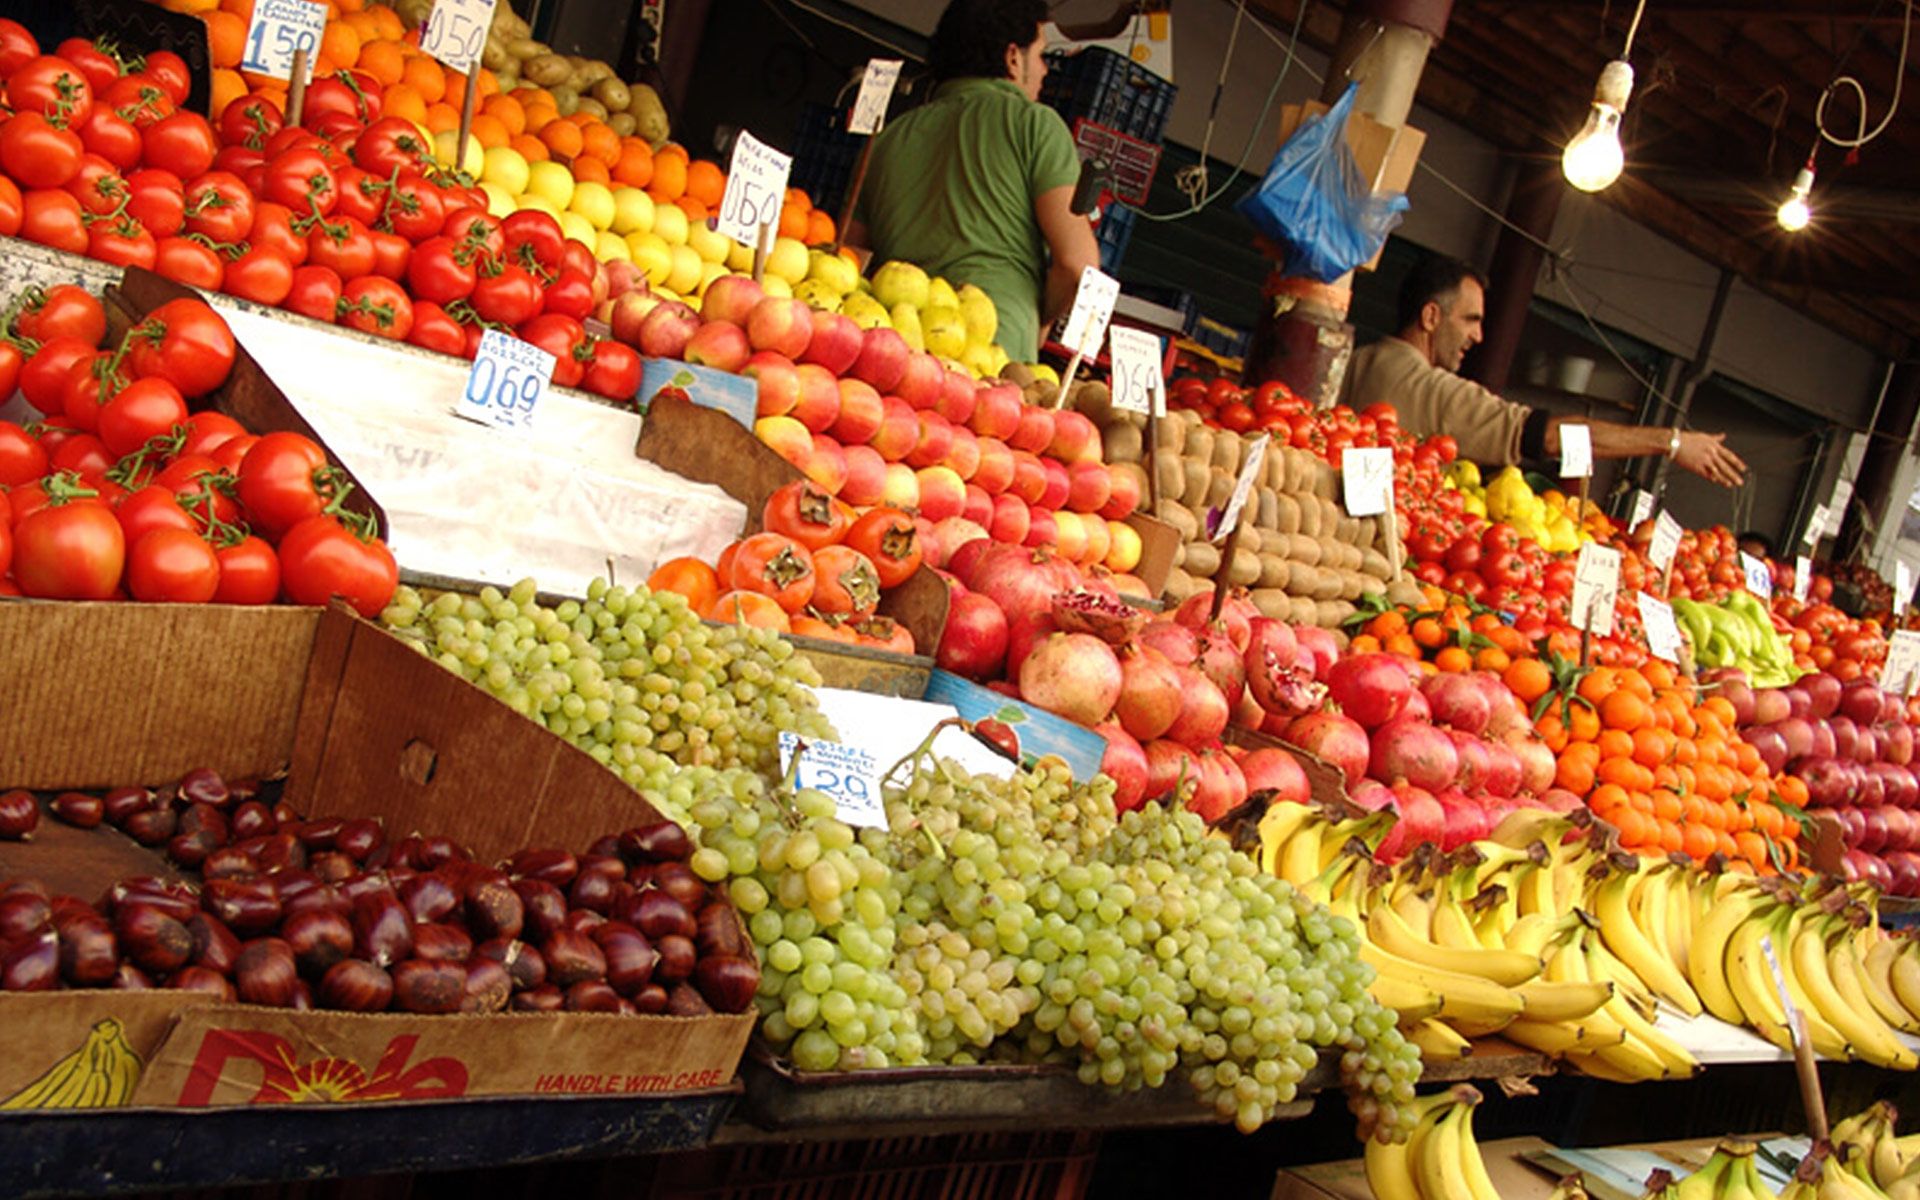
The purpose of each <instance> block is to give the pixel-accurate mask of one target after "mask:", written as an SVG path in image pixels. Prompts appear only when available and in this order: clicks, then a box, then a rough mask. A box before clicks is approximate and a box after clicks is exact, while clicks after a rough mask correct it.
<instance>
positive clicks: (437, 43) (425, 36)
mask: <svg viewBox="0 0 1920 1200" xmlns="http://www.w3.org/2000/svg"><path fill="white" fill-rule="evenodd" d="M493 6H494V0H433V11H432V12H430V13H428V14H427V23H426V24H425V25H422V26H421V27H420V49H422V50H424V51H426V52H427V53H428V54H431V55H432V56H433V57H435V58H437V59H439V60H440V61H441V62H443V63H445V64H446V65H448V66H449V67H452V68H453V69H454V70H456V71H459V72H462V73H465V72H467V71H470V70H472V69H473V64H475V63H477V62H479V61H480V52H481V51H482V50H484V49H486V47H487V30H488V29H490V28H492V26H493ZM454 107H456V108H457V107H459V105H458V104H456V105H455V106H454Z"/></svg>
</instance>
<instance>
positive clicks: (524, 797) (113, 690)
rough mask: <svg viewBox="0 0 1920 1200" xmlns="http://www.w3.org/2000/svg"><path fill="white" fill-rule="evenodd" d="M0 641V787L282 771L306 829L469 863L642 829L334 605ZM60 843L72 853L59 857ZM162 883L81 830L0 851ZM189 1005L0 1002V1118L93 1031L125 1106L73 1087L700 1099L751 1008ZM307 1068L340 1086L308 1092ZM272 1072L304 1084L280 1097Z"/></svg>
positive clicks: (190, 1098)
mask: <svg viewBox="0 0 1920 1200" xmlns="http://www.w3.org/2000/svg"><path fill="white" fill-rule="evenodd" d="M0 645H5V646H7V647H9V648H10V652H9V653H8V654H6V655H4V656H0V688H3V689H4V690H0V696H4V699H0V724H3V725H4V727H7V728H11V729H14V730H30V731H32V735H31V736H19V737H14V738H9V739H6V740H5V741H4V742H0V787H18V786H25V787H32V788H35V789H45V790H58V789H63V788H69V787H89V788H98V787H106V786H111V785H116V784H127V783H146V784H165V783H170V782H172V781H173V780H175V779H177V778H178V777H179V776H180V775H181V774H183V773H184V772H186V771H187V770H190V769H192V768H194V767H201V766H205V767H212V768H213V769H215V770H217V771H219V772H221V773H222V774H225V775H229V776H232V777H236V778H239V777H247V776H258V777H267V778H272V777H277V776H282V775H284V776H286V786H285V791H284V798H285V799H286V801H287V802H288V803H290V804H291V805H292V806H293V807H294V808H295V809H296V810H297V811H300V812H302V813H303V814H305V815H307V816H309V817H321V816H339V815H352V816H365V817H376V818H379V819H380V820H381V821H382V822H383V823H384V824H385V827H386V830H387V833H388V836H389V837H395V838H397V837H403V836H405V835H406V834H409V833H412V832H414V831H416V830H419V831H430V832H435V833H443V834H446V835H448V836H451V837H453V838H455V839H456V840H458V841H460V842H463V843H465V844H466V845H468V846H469V847H470V848H471V849H472V850H473V852H474V855H475V857H476V858H477V859H478V860H480V861H483V862H493V861H497V860H499V859H500V858H502V857H504V856H505V855H507V854H509V853H511V852H512V851H514V850H516V849H519V848H521V847H523V846H527V845H560V846H568V847H572V848H575V849H583V848H584V847H586V846H587V845H588V844H589V843H590V842H591V841H593V840H594V839H595V838H597V837H599V836H601V835H603V834H607V833H613V832H618V831H619V830H622V829H625V828H628V827H629V826H632V825H636V824H642V823H645V822H648V821H652V820H657V819H658V814H657V813H656V812H655V810H654V809H653V808H652V806H651V805H649V804H648V803H647V802H646V801H645V800H644V799H643V798H642V797H641V796H640V794H639V793H637V792H635V791H634V790H632V789H631V788H629V787H628V786H627V785H626V784H625V783H624V782H622V781H621V780H620V779H619V778H618V777H617V776H615V775H614V774H612V773H611V772H609V771H607V770H605V769H603V768H602V767H601V766H600V765H599V764H598V763H596V762H594V761H593V759H592V758H591V757H589V756H588V755H586V754H585V753H584V752H582V751H580V750H578V749H576V748H575V747H573V746H572V745H570V744H568V743H567V742H565V741H563V740H561V739H560V738H558V737H556V736H554V735H553V734H550V733H548V732H547V731H546V730H545V729H543V728H541V727H540V726H538V725H535V724H534V723H532V722H530V721H527V720H526V719H524V718H522V717H520V716H519V715H518V714H516V713H514V712H513V711H512V710H511V709H509V708H507V706H505V705H503V704H501V703H499V702H498V701H497V700H495V699H493V697H491V696H489V695H487V694H486V693H485V692H483V691H481V690H480V689H478V688H476V687H474V686H472V685H471V684H468V683H467V682H466V681H465V680H463V679H461V678H459V677H458V676H456V675H454V674H452V673H451V672H449V671H446V670H445V669H443V668H441V667H439V666H438V665H436V664H434V663H433V662H431V661H430V660H428V659H426V658H425V657H423V656H421V655H420V654H419V653H417V652H416V651H414V650H413V649H412V648H410V647H409V646H407V645H406V644H405V643H403V642H401V641H400V640H399V639H397V638H394V637H392V636H391V635H389V634H387V633H386V632H385V631H383V630H381V629H380V628H379V627H377V626H375V625H373V624H371V623H369V622H366V621H362V620H359V619H357V618H355V617H353V616H351V615H349V614H348V613H347V612H346V611H344V610H341V609H329V610H326V611H324V612H323V611H320V610H315V609H299V608H232V607H223V606H212V605H207V606H199V605H157V604H156V605H148V604H134V603H99V604H86V603H42V602H26V601H20V602H12V603H7V604H0ZM68 838H72V839H75V840H74V841H73V842H72V843H71V845H72V846H74V847H85V850H84V851H81V850H78V849H61V846H62V845H63V842H64V841H65V839H68ZM36 843H37V844H36ZM166 869H167V864H166V863H165V862H164V861H163V860H161V859H160V858H159V856H158V855H156V854H154V853H152V852H151V851H146V850H144V849H142V848H140V847H138V846H135V845H134V844H133V843H132V842H131V841H129V840H127V839H126V838H125V837H124V836H123V835H121V834H119V833H118V832H115V831H113V830H110V829H107V828H105V827H102V828H101V829H98V830H92V831H86V832H84V833H83V832H82V831H79V830H72V829H68V828H66V827H64V826H59V825H58V823H57V822H53V821H51V820H49V821H43V822H42V824H41V829H40V831H39V832H38V833H37V834H36V840H35V842H32V843H26V844H25V845H19V844H15V843H0V878H13V877H22V878H25V877H36V876H42V875H45V876H49V877H50V879H49V886H51V887H55V888H57V889H58V890H62V891H67V892H71V893H73V894H76V895H81V896H86V897H93V896H97V895H99V894H100V893H101V892H102V891H104V890H105V888H106V887H107V886H108V885H109V884H111V883H112V882H113V881H115V880H117V879H120V878H123V877H125V876H127V875H132V874H152V873H162V872H164V871H165V870H166ZM55 872H65V874H55ZM204 1005H205V1000H204V998H201V997H197V996H188V995H185V994H182V993H175V992H151V993H125V992H114V993H104V994H102V993H86V992H75V991H55V992H35V993H10V994H6V995H0V1103H5V1099H6V1098H7V1097H14V1096H24V1095H25V1094H27V1093H28V1092H29V1091H30V1089H31V1088H32V1086H33V1085H34V1084H35V1083H36V1081H39V1080H41V1079H42V1077H43V1076H45V1075H46V1074H47V1073H48V1072H49V1071H50V1070H52V1069H53V1068H54V1067H55V1066H56V1065H57V1064H58V1062H59V1061H60V1060H61V1059H63V1058H65V1057H66V1056H68V1055H71V1054H74V1053H75V1052H76V1051H78V1050H82V1049H83V1048H84V1047H85V1046H86V1045H87V1044H88V1042H89V1039H90V1038H91V1037H92V1036H93V1034H94V1033H95V1032H96V1031H98V1032H99V1033H100V1036H101V1038H102V1039H103V1040H107V1039H108V1036H109V1035H110V1034H112V1033H113V1032H114V1030H113V1029H112V1027H111V1026H108V1027H107V1028H105V1029H101V1028H100V1027H101V1026H102V1024H103V1022H106V1021H108V1020H109V1019H111V1020H112V1021H114V1022H117V1023H118V1026H119V1031H118V1032H119V1035H120V1036H121V1037H122V1038H124V1040H125V1042H126V1044H127V1047H128V1050H129V1052H130V1054H131V1056H132V1057H133V1059H134V1060H135V1061H137V1062H139V1063H143V1064H145V1067H144V1069H136V1070H134V1072H133V1074H134V1075H135V1077H136V1078H137V1079H138V1082H137V1083H136V1084H135V1085H134V1087H133V1088H131V1089H129V1088H127V1087H126V1086H124V1084H122V1085H121V1086H117V1087H115V1088H112V1089H103V1088H101V1087H99V1086H96V1087H95V1088H93V1090H92V1091H90V1092H89V1093H88V1094H89V1095H91V1096H93V1097H94V1098H95V1102H96V1103H101V1102H103V1101H102V1100H101V1099H100V1095H101V1093H102V1092H103V1091H104V1092H105V1094H107V1095H112V1096H117V1097H119V1099H118V1101H117V1102H118V1103H123V1104H124V1103H127V1102H128V1100H129V1099H131V1098H132V1096H133V1095H134V1094H135V1093H136V1092H137V1095H138V1098H139V1102H140V1103H143V1104H167V1105H173V1104H187V1103H192V1104H235V1103H266V1102H285V1101H288V1100H333V1099H340V1098H344V1097H343V1096H342V1095H341V1094H340V1093H341V1092H342V1091H347V1090H350V1091H352V1092H353V1095H354V1097H355V1098H358V1099H364V1100H374V1099H399V1098H403V1097H406V1098H418V1097H419V1096H422V1095H435V1096H443V1097H444V1096H457V1095H476V1096H477V1095H526V1094H535V1093H568V1094H573V1093H581V1092H592V1093H606V1092H651V1091H661V1090H679V1089H682V1088H700V1087H710V1086H719V1085H723V1084H725V1083H727V1082H729V1081H730V1080H732V1078H733V1076H734V1073H735V1071H736V1069H737V1067H738V1065H739V1061H740V1056H741V1054H742V1053H743V1052H744V1050H745V1048H746V1042H747V1037H748V1034H749V1033H750V1032H751V1030H752V1027H753V1017H752V1015H751V1014H742V1015H728V1016H723V1015H715V1016H705V1017H666V1016H629V1017H606V1018H602V1017H596V1016H593V1015H588V1014H577V1013H559V1014H514V1015H499V1016H484V1017H482V1016H465V1017H462V1016H454V1017H419V1016H413V1015H409V1014H376V1015H366V1016H352V1017H349V1016H347V1015H346V1014H335V1013H322V1012H307V1013H293V1012H290V1011H287V1010H281V1009H268V1008H254V1007H247V1006H221V1007H219V1008H218V1009H208V1010H207V1011H206V1012H205V1013H201V1012H200V1011H199V1009H200V1008H201V1007H202V1006H204ZM189 1010H192V1011H189ZM164 1022H170V1023H171V1024H170V1028H169V1029H168V1031H167V1032H165V1033H164V1034H163V1035H161V1036H160V1037H159V1038H158V1040H157V1041H156V1040H155V1039H154V1034H153V1031H154V1030H156V1029H157V1028H159V1027H160V1025H161V1024H162V1023H164ZM123 1057H124V1056H123ZM422 1064H431V1066H430V1067H423V1066H422ZM123 1069H124V1068H123ZM302 1072H304V1075H303V1074H302ZM322 1075H325V1076H326V1077H327V1078H329V1079H334V1080H336V1081H339V1080H345V1081H347V1082H346V1083H340V1084H339V1086H338V1087H337V1088H335V1089H334V1090H332V1091H329V1090H328V1088H326V1087H322V1086H320V1084H319V1083H318V1082H316V1081H317V1080H318V1079H319V1078H320V1077H321V1076H322ZM289 1078H292V1079H293V1080H295V1081H296V1082H299V1081H301V1080H302V1079H304V1080H305V1082H304V1083H300V1084H299V1086H297V1087H291V1088H290V1087H288V1086H283V1085H286V1084H287V1081H288V1079H289ZM355 1081H360V1082H355ZM349 1083H351V1087H348V1084H349ZM329 1086H332V1085H329ZM20 1106H22V1107H26V1106H29V1104H28V1102H27V1101H26V1100H24V1099H23V1100H22V1101H21V1105H20Z"/></svg>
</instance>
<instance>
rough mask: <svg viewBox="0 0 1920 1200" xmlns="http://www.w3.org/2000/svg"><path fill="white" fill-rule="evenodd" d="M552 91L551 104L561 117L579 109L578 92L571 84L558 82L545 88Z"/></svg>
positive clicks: (570, 114)
mask: <svg viewBox="0 0 1920 1200" xmlns="http://www.w3.org/2000/svg"><path fill="white" fill-rule="evenodd" d="M547 90H548V91H549V92H552V93H553V106H554V108H556V109H558V110H559V112H560V115H561V116H563V117H570V116H572V115H573V114H574V113H576V112H578V111H580V92H579V90H578V89H577V88H575V87H574V86H573V85H572V84H568V83H560V84H555V85H554V86H553V87H550V88H548V89H547Z"/></svg>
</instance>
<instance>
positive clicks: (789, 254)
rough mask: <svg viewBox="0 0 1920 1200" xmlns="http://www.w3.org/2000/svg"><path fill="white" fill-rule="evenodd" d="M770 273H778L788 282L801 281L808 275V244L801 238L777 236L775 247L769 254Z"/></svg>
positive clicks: (768, 269) (774, 241)
mask: <svg viewBox="0 0 1920 1200" xmlns="http://www.w3.org/2000/svg"><path fill="white" fill-rule="evenodd" d="M766 273H767V274H768V275H778V276H779V277H780V278H782V279H784V280H786V281H787V282H788V283H799V282H800V281H801V280H802V279H805V278H806V277H807V246H806V243H805V242H802V241H801V240H800V239H799V238H790V237H783V238H775V239H774V240H773V249H772V250H771V251H770V252H769V253H768V254H767V269H766Z"/></svg>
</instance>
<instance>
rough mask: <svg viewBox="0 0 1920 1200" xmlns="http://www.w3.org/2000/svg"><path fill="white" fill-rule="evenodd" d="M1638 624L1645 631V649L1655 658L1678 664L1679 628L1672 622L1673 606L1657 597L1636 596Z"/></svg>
mask: <svg viewBox="0 0 1920 1200" xmlns="http://www.w3.org/2000/svg"><path fill="white" fill-rule="evenodd" d="M1638 598H1639V601H1640V623H1641V624H1642V625H1644V626H1645V627H1646V630H1647V649H1648V651H1650V652H1651V653H1652V654H1653V656H1654V657H1655V658H1664V659H1666V660H1667V661H1668V662H1670V663H1674V664H1676V665H1677V664H1678V663H1679V662H1680V650H1681V645H1680V627H1679V626H1678V625H1676V624H1674V622H1673V606H1672V605H1670V604H1668V603H1667V602H1666V601H1665V600H1662V599H1660V598H1659V597H1657V596H1649V595H1647V594H1646V593H1645V592H1640V593H1639V594H1638Z"/></svg>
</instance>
